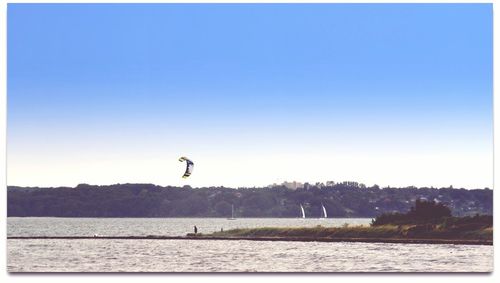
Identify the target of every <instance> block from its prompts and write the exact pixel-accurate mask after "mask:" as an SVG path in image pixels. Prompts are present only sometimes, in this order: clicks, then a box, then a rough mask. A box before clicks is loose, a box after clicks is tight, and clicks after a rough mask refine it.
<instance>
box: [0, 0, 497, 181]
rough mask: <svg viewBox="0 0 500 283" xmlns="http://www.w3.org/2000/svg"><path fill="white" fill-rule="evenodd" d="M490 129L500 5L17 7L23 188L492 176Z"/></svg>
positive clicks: (13, 33) (11, 55)
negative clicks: (187, 173) (188, 174)
mask: <svg viewBox="0 0 500 283" xmlns="http://www.w3.org/2000/svg"><path fill="white" fill-rule="evenodd" d="M492 123H493V121H492V5H491V4H399V5H398V4H374V5H367V4H325V5H276V4H266V5H255V4H235V5H223V4H217V5H214V4H210V5H202V4H163V5H162V4H154V5H153V4H149V5H142V4H140V5H139V4H132V5H125V4H121V5H103V4H100V5H97V4H83V5H77V4H71V5H68V4H45V5H43V4H9V5H8V125H7V126H8V184H9V185H53V186H57V185H71V186H73V185H76V184H78V183H83V182H86V183H93V184H96V183H98V184H101V183H102V184H109V183H119V182H121V183H123V182H153V183H158V184H174V185H179V184H183V182H186V181H182V180H179V178H178V177H179V174H178V173H179V172H177V170H178V169H177V168H178V167H179V166H180V164H178V162H177V160H176V159H177V158H178V157H179V156H181V155H186V156H188V157H191V158H192V159H193V160H194V161H195V164H196V165H195V170H194V172H193V175H192V178H191V179H190V180H188V181H187V182H188V183H189V184H192V185H198V186H201V185H231V186H253V185H256V186H258V185H266V184H269V183H272V182H281V181H284V180H289V181H290V180H297V181H310V182H311V181H312V182H315V181H326V180H334V181H343V180H349V179H352V180H354V181H361V182H366V183H367V184H368V185H370V184H373V183H377V184H381V185H399V186H405V185H421V186H424V185H425V186H449V185H454V186H459V187H460V186H463V187H466V188H476V187H480V188H482V187H485V186H489V187H491V186H492V181H493V180H492V178H493V177H492V170H493V169H492V160H493V156H492V152H493V150H492V146H493V141H492V140H493V133H492V132H493V131H492ZM277 164H279V165H277Z"/></svg>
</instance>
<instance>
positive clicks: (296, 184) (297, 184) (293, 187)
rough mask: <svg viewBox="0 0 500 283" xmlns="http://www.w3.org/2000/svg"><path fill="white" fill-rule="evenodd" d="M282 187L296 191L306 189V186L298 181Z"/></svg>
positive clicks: (284, 184)
mask: <svg viewBox="0 0 500 283" xmlns="http://www.w3.org/2000/svg"><path fill="white" fill-rule="evenodd" d="M281 185H283V186H285V187H286V188H287V189H290V190H296V189H300V188H303V187H304V184H302V183H300V182H296V181H293V182H287V181H285V182H283V184H281Z"/></svg>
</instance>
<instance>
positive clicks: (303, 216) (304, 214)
mask: <svg viewBox="0 0 500 283" xmlns="http://www.w3.org/2000/svg"><path fill="white" fill-rule="evenodd" d="M300 211H301V212H302V218H306V213H305V211H304V207H303V206H302V204H301V205H300Z"/></svg>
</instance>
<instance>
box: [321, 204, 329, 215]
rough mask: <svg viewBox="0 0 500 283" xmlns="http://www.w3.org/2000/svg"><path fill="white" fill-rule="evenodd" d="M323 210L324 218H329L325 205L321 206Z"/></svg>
mask: <svg viewBox="0 0 500 283" xmlns="http://www.w3.org/2000/svg"><path fill="white" fill-rule="evenodd" d="M321 208H322V209H323V215H322V218H328V214H326V208H325V206H324V205H323V204H321Z"/></svg>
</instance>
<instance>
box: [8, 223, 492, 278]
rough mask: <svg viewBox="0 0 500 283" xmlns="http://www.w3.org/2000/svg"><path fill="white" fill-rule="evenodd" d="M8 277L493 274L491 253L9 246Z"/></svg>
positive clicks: (112, 231) (18, 232) (205, 245)
mask: <svg viewBox="0 0 500 283" xmlns="http://www.w3.org/2000/svg"><path fill="white" fill-rule="evenodd" d="M369 221H370V219H327V220H313V219H311V220H308V219H306V220H302V219H238V220H226V219H213V218H211V219H194V218H191V219H188V218H185V219H137V218H134V219H130V218H129V219H126V218H119V219H109V218H108V219H105V218H101V219H99V218H95V219H89V218H79V219H71V218H8V229H7V231H8V235H9V236H35V235H36V236H42V235H43V236H70V235H79V236H86V235H93V234H101V235H109V236H117V235H184V234H185V233H186V232H190V231H191V229H192V225H197V226H198V227H199V228H200V231H201V232H212V231H216V230H220V228H221V227H223V228H224V229H230V228H235V227H264V226H316V225H320V224H321V225H323V226H338V225H342V224H343V223H351V224H363V223H365V224H366V223H369ZM7 252H8V258H7V265H8V271H9V272H210V271H213V272H255V271H259V272H377V271H382V272H383V271H385V272H398V271H405V272H431V271H437V272H489V271H492V270H493V247H492V246H467V245H423V244H386V243H317V242H255V241H207V240H194V241H193V240H105V239H89V240H38V239H34V240H7Z"/></svg>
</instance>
